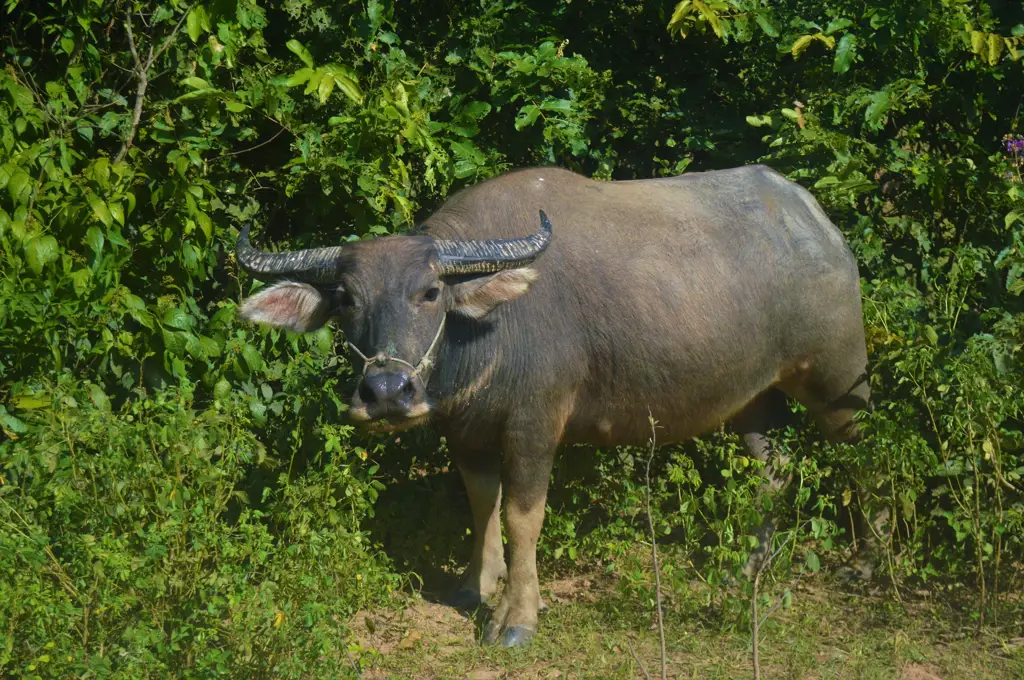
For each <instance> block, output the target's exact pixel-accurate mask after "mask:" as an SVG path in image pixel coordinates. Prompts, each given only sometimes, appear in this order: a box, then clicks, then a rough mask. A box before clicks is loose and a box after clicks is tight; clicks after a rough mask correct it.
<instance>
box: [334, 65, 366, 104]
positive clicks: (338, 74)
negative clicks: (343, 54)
mask: <svg viewBox="0 0 1024 680" xmlns="http://www.w3.org/2000/svg"><path fill="white" fill-rule="evenodd" d="M327 73H330V74H331V76H332V77H333V78H334V83H335V85H337V86H338V88H339V89H340V90H341V91H342V93H344V95H345V96H346V97H348V98H349V99H351V100H352V101H353V102H355V103H357V104H362V103H363V91H362V90H361V89H359V79H358V78H357V77H356V74H355V71H353V70H352V69H350V68H348V67H347V66H342V65H340V64H329V65H328V66H327Z"/></svg>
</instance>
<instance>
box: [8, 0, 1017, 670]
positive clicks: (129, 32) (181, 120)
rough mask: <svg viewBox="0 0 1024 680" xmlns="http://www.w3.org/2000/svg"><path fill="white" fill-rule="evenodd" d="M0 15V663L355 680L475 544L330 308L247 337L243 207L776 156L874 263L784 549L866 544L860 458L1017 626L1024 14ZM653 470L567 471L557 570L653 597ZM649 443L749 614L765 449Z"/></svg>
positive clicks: (334, 204) (821, 551)
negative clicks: (358, 382)
mask: <svg viewBox="0 0 1024 680" xmlns="http://www.w3.org/2000/svg"><path fill="white" fill-rule="evenodd" d="M3 21H4V25H5V32H4V38H3V49H4V62H3V64H4V65H3V70H2V72H0V148H2V151H0V153H2V156H0V246H2V248H3V255H4V256H3V261H2V264H0V267H2V270H0V271H2V276H0V425H2V432H3V434H2V439H0V673H2V674H4V675H10V676H12V677H40V678H51V677H52V678H64V677H71V676H75V677H79V676H82V677H143V676H152V675H166V674H172V675H174V676H176V677H186V678H199V677H204V678H205V677H218V676H226V677H247V678H248V677H264V676H273V677H310V676H317V677H324V676H326V675H332V674H333V675H336V674H338V673H344V672H347V668H348V665H349V663H350V662H352V660H353V658H355V657H358V656H359V653H360V650H359V649H358V648H357V647H356V646H355V645H354V644H353V643H352V641H351V638H350V636H349V635H348V632H347V628H346V622H347V621H348V619H349V617H350V616H351V615H352V613H353V612H355V611H357V610H358V609H360V608H364V607H368V606H375V605H376V606H379V605H387V603H389V602H393V601H394V600H395V598H397V597H398V593H400V592H402V591H407V590H408V589H409V588H416V587H418V586H419V584H420V580H419V577H421V576H424V577H427V578H428V580H429V576H430V574H431V573H433V572H443V571H444V570H445V569H448V568H449V567H451V566H452V565H457V564H460V563H463V562H464V560H465V557H466V555H467V551H468V545H469V543H470V541H471V537H470V536H469V535H467V534H466V532H465V527H466V526H468V511H467V509H466V503H465V499H464V497H463V496H462V495H461V489H460V487H459V486H458V481H457V477H456V476H455V475H454V474H453V472H452V471H450V470H448V468H447V459H446V457H445V452H444V442H443V441H440V440H438V439H437V438H436V437H434V436H433V435H431V434H430V433H429V432H424V433H411V434H403V435H402V436H400V437H394V436H392V437H383V436H381V437H368V436H365V435H362V434H360V433H358V432H355V431H353V430H352V429H351V428H349V427H348V426H346V425H343V424H340V423H342V422H343V421H342V420H341V419H340V418H339V416H340V415H341V412H342V411H343V409H344V406H343V400H344V397H345V395H346V394H347V392H348V390H349V386H350V384H351V382H350V381H351V370H350V367H349V365H348V363H347V361H346V360H345V358H344V356H343V354H342V353H340V352H339V351H337V350H338V349H339V348H340V344H339V343H338V340H339V338H337V337H335V335H334V334H333V332H332V331H331V330H329V329H324V330H321V331H320V332H317V333H315V334H311V335H308V336H295V335H291V334H288V333H279V332H276V331H266V330H263V329H258V328H251V327H246V326H242V325H240V324H239V323H238V320H237V318H236V306H237V304H238V302H239V300H240V299H241V298H242V297H244V296H245V295H246V294H248V293H249V292H250V291H251V290H252V289H253V286H254V283H253V282H252V281H251V280H250V279H248V278H246V277H244V276H241V277H240V276H239V272H238V269H237V267H236V264H235V261H234V258H233V255H232V248H233V244H234V241H235V238H236V236H237V234H238V228H239V225H240V224H241V223H242V222H243V221H244V220H247V219H250V218H252V219H255V220H256V221H257V222H259V223H261V224H268V223H271V222H272V224H273V225H275V226H270V227H268V230H264V232H263V234H264V236H261V238H264V239H267V240H269V241H273V242H275V243H276V244H278V245H280V246H281V247H301V246H309V245H319V244H330V243H337V242H338V241H339V240H343V239H351V238H362V237H368V236H373V235H380V234H388V233H397V232H401V231H402V230H404V229H407V228H409V227H410V226H412V225H413V224H414V223H415V222H416V220H417V219H422V218H423V217H425V216H426V215H428V214H429V213H430V211H431V210H432V209H434V208H436V207H437V206H438V205H439V204H440V203H441V202H443V201H444V200H445V198H446V197H447V196H449V195H450V194H451V193H452V192H453V191H455V190H457V189H459V188H461V187H465V186H469V185H472V184H473V183H475V182H478V181H481V180H483V179H486V178H489V177H493V176H495V175H498V174H500V173H502V172H503V171H506V170H508V169H511V168H518V167H523V166H528V165H545V164H551V165H559V166H562V167H568V168H571V169H574V170H576V171H578V172H582V173H584V174H586V175H589V176H593V177H596V178H600V179H605V180H612V179H632V178H643V177H656V176H664V175H672V174H678V173H681V172H684V171H689V172H693V171H700V170H707V169H713V168H724V167H732V166H735V165H739V164H744V163H750V162H762V163H766V164H768V165H771V166H772V167H775V168H777V169H778V170H780V171H781V172H783V173H785V174H786V175H787V176H789V177H791V178H792V179H794V180H796V181H798V182H800V183H802V184H804V185H805V186H807V187H809V188H810V189H811V190H812V191H813V192H814V193H815V195H816V196H817V197H818V199H819V200H820V201H821V202H822V204H823V205H824V206H825V207H826V209H827V210H828V212H829V214H830V216H831V217H832V219H833V220H834V221H835V222H836V224H838V225H839V226H840V227H841V228H842V229H843V231H844V233H845V234H846V235H847V237H848V239H849V241H850V243H851V245H852V247H853V248H854V250H855V252H856V254H857V256H858V258H859V261H860V265H861V271H862V276H863V282H862V283H863V285H862V288H863V295H864V308H865V315H866V331H867V334H868V339H869V343H870V351H871V362H872V366H871V369H872V378H871V379H872V384H873V389H874V392H875V395H876V396H875V401H876V404H875V406H876V408H875V411H874V412H873V413H871V414H870V415H868V416H866V420H865V428H866V431H867V433H868V437H867V439H866V441H865V442H864V443H863V444H860V445H858V446H856V447H844V448H842V449H836V448H833V447H826V446H823V445H822V444H820V443H819V442H818V441H817V439H816V437H815V433H814V432H813V427H810V426H809V425H808V423H807V422H806V420H802V419H801V420H800V423H801V425H800V426H799V427H796V428H793V429H790V430H789V431H787V432H784V433H781V436H780V438H779V442H780V450H781V451H783V452H786V453H788V454H790V455H791V458H792V460H791V465H792V469H793V471H794V473H795V476H794V478H795V479H796V482H795V483H794V486H793V488H792V490H791V491H790V492H789V493H788V494H785V495H784V496H783V497H780V498H778V499H777V503H778V505H777V508H778V509H781V510H782V512H781V516H782V517H783V518H784V520H783V521H782V522H780V532H779V534H778V540H783V541H788V543H783V545H789V546H790V549H789V550H788V551H787V557H786V560H785V561H780V565H782V566H785V565H786V564H791V565H795V568H797V569H799V570H810V571H816V570H818V569H819V568H821V566H822V562H823V561H825V562H826V563H827V564H831V563H832V562H834V561H836V560H838V559H839V558H840V557H841V555H842V553H843V551H844V550H845V549H846V547H847V546H848V545H849V543H850V540H849V539H850V536H849V522H848V519H849V516H850V514H851V513H852V512H855V511H856V509H855V507H854V505H855V504H853V503H851V496H850V490H849V488H848V486H849V477H848V473H849V472H850V471H851V470H862V471H863V470H872V471H874V472H875V474H876V477H877V479H876V481H878V482H879V483H880V486H879V489H880V491H879V493H878V494H876V495H875V496H874V497H872V498H870V499H867V500H866V501H865V503H867V504H869V505H872V506H875V507H880V506H884V507H888V508H889V509H890V512H891V513H892V528H893V538H892V540H890V541H889V542H888V543H886V545H885V554H884V560H883V569H882V570H881V572H880V573H881V574H882V576H881V578H882V579H883V581H884V582H886V583H887V586H886V587H887V588H888V589H890V590H891V593H892V596H893V598H895V599H900V598H906V597H908V596H910V595H909V591H910V590H912V589H917V590H918V591H919V590H920V589H921V588H924V589H926V590H929V591H930V592H936V593H939V594H941V595H943V596H944V597H947V598H948V599H949V601H950V602H953V603H955V606H957V607H960V609H961V611H962V612H963V613H964V615H965V616H966V617H969V618H971V619H973V621H974V622H975V623H976V625H977V626H978V627H979V628H980V627H981V626H983V625H986V626H987V625H1013V622H1014V621H1016V622H1018V623H1017V625H1018V626H1019V622H1020V620H1021V616H1022V612H1021V602H1020V598H1019V595H1018V593H1019V592H1020V590H1021V588H1022V586H1024V584H1022V582H1021V581H1022V579H1021V574H1022V569H1021V562H1022V560H1024V545H1022V542H1024V496H1022V488H1024V479H1022V477H1024V443H1022V422H1021V408H1022V396H1021V385H1022V377H1024V375H1022V368H1021V364H1020V353H1021V345H1022V342H1024V315H1022V311H1024V309H1022V302H1024V300H1022V297H1021V294H1022V293H1024V193H1022V191H1024V186H1022V183H1021V173H1022V168H1024V163H1022V157H1024V141H1022V140H1024V138H1022V137H1020V136H1019V135H1020V134H1021V130H1020V109H1021V104H1022V102H1024V74H1022V66H1021V61H1020V60H1019V56H1020V51H1021V50H1024V25H1022V23H1024V15H1022V11H1021V9H1020V7H1019V6H1018V4H1017V3H1013V2H1005V1H997V0H992V1H991V2H980V1H975V0H886V2H881V1H879V0H866V1H865V0H858V1H857V2H854V1H852V0H849V1H847V0H827V1H826V2H814V3H811V2H804V1H802V0H782V1H781V2H773V3H768V2H762V1H760V0H684V1H683V2H681V3H675V2H664V1H661V2H657V1H656V2H640V1H639V0H636V1H631V0H593V1H590V2H582V1H581V0H576V1H575V2H571V1H569V0H544V1H543V2H541V1H525V0H524V1H519V2H500V1H497V0H479V1H474V2H468V1H465V0H449V1H448V2H445V3H443V5H441V4H439V3H436V2H422V1H420V0H413V1H411V2H406V3H401V5H400V6H396V4H395V3H393V2H388V1H386V0H368V1H367V2H352V1H348V0H342V1H341V2H337V3H331V4H330V5H326V4H321V3H314V2H311V1H310V0H285V2H282V3H269V2H264V1H263V0H213V1H207V2H201V1H197V2H193V3H186V2H173V1H172V2H147V3H142V2H135V1H133V0H116V1H109V0H68V1H61V2H57V1H56V0H50V1H49V2H36V3H25V2H20V1H19V0H7V1H6V4H5V17H4V19H3ZM271 215H279V216H283V219H277V220H274V221H271V220H270V219H269V218H270V216H271ZM597 228H599V227H597ZM798 416H800V417H801V418H802V415H801V414H799V413H798ZM644 458H645V454H644V452H642V451H633V450H627V449H623V450H608V451H592V452H591V455H590V456H587V457H581V456H574V457H572V459H573V461H574V462H571V463H570V462H569V461H567V460H562V461H560V463H559V465H558V469H557V470H556V488H555V490H554V491H553V493H552V497H551V499H550V503H549V508H548V519H547V524H546V529H545V533H544V536H543V538H542V545H541V555H542V566H543V568H544V569H545V570H546V571H547V572H548V573H550V572H552V571H558V570H566V569H575V568H583V567H600V568H603V569H604V570H606V571H607V572H608V573H611V574H613V575H615V576H616V578H618V579H619V581H620V583H621V584H622V587H623V588H625V589H627V590H628V591H630V592H634V593H640V594H642V595H644V596H645V597H648V598H649V597H650V596H651V592H652V584H651V582H650V574H649V573H647V572H646V571H645V570H644V569H642V568H641V567H640V566H638V565H639V564H640V563H639V562H638V561H637V560H636V559H634V553H635V552H636V547H637V545H638V542H639V541H640V540H642V538H643V537H644V535H645V531H646V521H645V520H644V518H643V516H642V510H643V499H644V494H645V490H644V489H645V484H644V475H643V461H644ZM581 459H585V461H586V462H585V465H581V464H580V462H579V461H580V460H581ZM654 467H655V472H656V474H655V476H654V481H653V489H652V494H653V499H654V515H655V524H656V526H657V529H658V532H659V534H660V535H661V536H662V541H663V544H664V548H663V549H664V550H665V552H666V555H665V556H664V557H663V560H662V562H663V565H662V567H663V578H664V579H665V581H666V583H667V587H668V588H670V589H675V590H676V591H678V592H684V591H687V583H688V581H689V580H690V579H692V578H694V575H695V574H696V576H697V577H699V578H700V579H702V580H704V581H706V583H707V584H708V586H709V589H708V590H707V591H706V593H707V595H706V598H707V601H706V604H707V605H708V606H712V607H718V608H720V609H721V611H722V612H723V613H724V614H725V615H726V616H725V617H724V618H723V619H722V620H723V621H724V622H727V623H728V622H733V623H737V622H738V623H742V622H743V618H742V617H743V616H744V614H743V612H744V611H745V605H743V597H744V596H747V595H749V592H750V591H749V583H747V584H746V586H744V587H745V588H746V589H745V590H744V589H742V588H741V590H740V591H736V590H729V589H728V588H727V585H726V584H727V583H729V581H728V580H727V577H728V576H730V575H732V576H737V568H738V567H739V566H740V565H742V564H743V562H744V561H745V559H746V555H747V554H748V553H749V551H750V550H751V549H752V547H753V546H754V541H753V539H752V534H753V530H754V528H755V527H756V526H757V524H758V523H759V520H760V513H761V512H762V511H763V510H764V508H763V507H761V506H760V505H758V504H757V503H755V501H754V498H753V494H752V490H753V488H754V486H755V485H756V475H755V474H753V468H755V467H756V464H755V463H753V462H751V461H749V460H747V459H746V458H744V457H743V456H742V455H741V454H740V451H739V449H738V448H737V445H736V442H735V440H733V439H731V438H730V437H729V436H727V435H723V434H719V435H715V436H711V437H707V438H704V439H702V440H700V441H698V442H695V443H693V444H689V445H687V446H681V447H672V448H670V449H666V450H665V451H664V452H663V454H660V455H659V456H658V457H657V458H656V460H655V465H654ZM431 480H433V481H434V483H431ZM426 508H430V509H431V512H424V509H426ZM438 508H440V510H438ZM423 517H429V519H430V522H429V524H428V522H427V520H426V519H421V518H423ZM783 537H785V538H783ZM781 568H782V567H781V566H780V570H781ZM779 573H781V571H780V572H779ZM780 592H781V591H780ZM776 594H777V593H776ZM781 597H789V595H788V593H787V594H783V595H781ZM729 625H732V624H729ZM353 663H354V662H353Z"/></svg>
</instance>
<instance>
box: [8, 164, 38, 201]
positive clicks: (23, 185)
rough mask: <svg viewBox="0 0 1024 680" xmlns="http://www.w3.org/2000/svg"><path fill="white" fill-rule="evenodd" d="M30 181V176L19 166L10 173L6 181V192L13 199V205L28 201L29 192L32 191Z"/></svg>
mask: <svg viewBox="0 0 1024 680" xmlns="http://www.w3.org/2000/svg"><path fill="white" fill-rule="evenodd" d="M31 182H32V178H31V177H29V176H28V173H27V172H25V171H24V170H21V169H20V168H19V169H18V170H16V171H15V172H14V174H13V175H11V178H10V179H9V180H8V181H7V193H9V194H10V195H11V200H13V201H14V204H15V205H18V204H19V203H26V202H28V197H29V194H30V193H31V191H32V189H31V187H30V186H29V184H30V183H31Z"/></svg>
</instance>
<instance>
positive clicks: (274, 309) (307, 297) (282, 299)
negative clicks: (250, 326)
mask: <svg viewBox="0 0 1024 680" xmlns="http://www.w3.org/2000/svg"><path fill="white" fill-rule="evenodd" d="M329 309H330V307H329V305H328V302H327V299H326V298H325V297H324V296H323V294H322V293H321V292H320V291H318V290H317V289H316V288H314V287H313V286H310V285H309V284H306V283H293V282H291V281H283V282H281V283H275V284H274V285H273V286H270V287H269V288H265V289H264V290H261V291H260V292H258V293H256V294H255V295H253V296H252V297H250V298H247V299H246V300H244V301H243V302H242V307H241V311H240V314H241V316H242V318H243V319H245V320H246V321H251V322H253V323H260V324H266V325H268V326H273V327H274V328H287V329H288V330H290V331H295V332H296V333H308V332H309V331H315V330H316V329H318V328H320V327H321V326H323V325H324V324H325V323H327V318H328V311H329Z"/></svg>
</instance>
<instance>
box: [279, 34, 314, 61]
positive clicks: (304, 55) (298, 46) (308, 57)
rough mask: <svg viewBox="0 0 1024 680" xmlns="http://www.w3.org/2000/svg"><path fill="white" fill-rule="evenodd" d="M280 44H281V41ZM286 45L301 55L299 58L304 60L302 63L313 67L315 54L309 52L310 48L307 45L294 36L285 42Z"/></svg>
mask: <svg viewBox="0 0 1024 680" xmlns="http://www.w3.org/2000/svg"><path fill="white" fill-rule="evenodd" d="M278 44H279V45H280V44H281V43H278ZM285 47H287V48H288V49H289V50H291V51H292V52H294V53H295V54H296V55H297V56H298V57H299V59H301V60H302V63H304V64H305V65H306V66H308V67H309V68H313V55H312V54H310V53H309V50H307V49H306V46H305V45H303V44H302V43H300V42H299V41H298V40H296V39H295V38H292V39H291V40H289V41H288V42H286V43H285Z"/></svg>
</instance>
